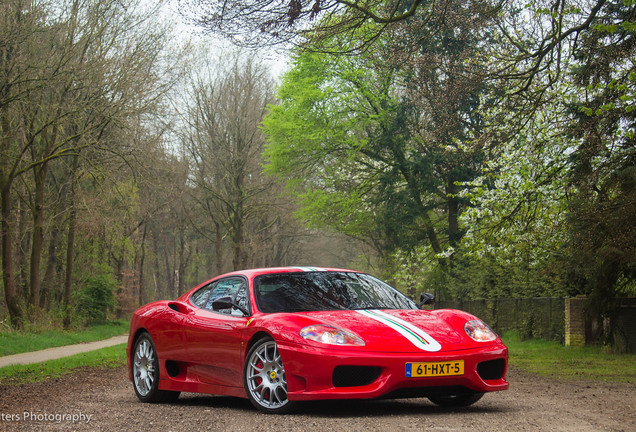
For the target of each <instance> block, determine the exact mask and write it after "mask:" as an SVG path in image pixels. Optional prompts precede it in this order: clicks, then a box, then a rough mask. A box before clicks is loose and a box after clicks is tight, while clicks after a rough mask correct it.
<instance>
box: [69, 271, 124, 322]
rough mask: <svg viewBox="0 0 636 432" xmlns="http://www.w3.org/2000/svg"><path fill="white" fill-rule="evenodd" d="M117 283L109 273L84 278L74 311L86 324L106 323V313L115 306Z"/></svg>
mask: <svg viewBox="0 0 636 432" xmlns="http://www.w3.org/2000/svg"><path fill="white" fill-rule="evenodd" d="M116 289H117V281H116V280H115V278H114V277H113V276H112V272H111V273H102V274H99V275H97V276H91V277H88V278H86V280H85V281H84V283H83V284H82V287H81V288H80V290H79V291H78V293H77V299H76V309H77V313H78V315H79V316H81V317H82V318H83V319H84V320H85V321H86V322H87V323H98V322H104V321H106V318H107V317H108V313H109V312H111V311H113V310H114V309H115V306H116V302H115V290H116Z"/></svg>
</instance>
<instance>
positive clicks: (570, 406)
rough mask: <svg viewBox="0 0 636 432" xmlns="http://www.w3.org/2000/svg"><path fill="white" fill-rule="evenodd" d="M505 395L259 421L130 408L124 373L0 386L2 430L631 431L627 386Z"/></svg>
mask: <svg viewBox="0 0 636 432" xmlns="http://www.w3.org/2000/svg"><path fill="white" fill-rule="evenodd" d="M508 379H509V381H510V383H511V385H510V390H508V391H504V392H497V393H492V394H487V395H486V396H484V398H483V399H482V400H481V401H479V402H478V403H477V404H476V405H474V406H472V407H469V408H464V409H442V408H438V407H436V406H435V405H433V404H431V403H430V402H428V400H426V399H402V400H386V401H346V402H321V403H311V404H307V405H303V406H302V410H301V411H300V412H299V413H297V414H292V415H286V416H272V415H265V414H261V413H259V412H258V411H256V410H255V409H253V408H252V406H251V405H250V404H249V402H248V401H247V400H242V399H235V398H228V397H217V396H207V395H196V394H191V393H187V394H182V395H181V397H180V398H179V400H178V401H177V402H176V403H172V404H168V405H149V404H142V403H140V402H138V400H137V398H136V397H135V395H134V393H133V390H132V386H131V384H130V382H129V381H128V379H127V375H126V369H125V368H123V367H122V368H118V369H83V370H80V371H78V372H77V373H75V374H73V375H67V376H64V377H62V378H58V379H50V380H48V381H45V382H42V383H35V384H25V385H19V386H3V387H2V388H0V414H1V416H2V418H0V430H1V431H57V430H63V431H153V432H154V431H203V430H212V431H217V430H219V431H221V430H223V431H228V430H232V431H259V432H264V431H330V432H339V431H383V432H389V431H471V432H479V431H488V432H493V431H507V432H513V431H559V432H560V431H564V432H565V431H573V432H588V431H589V432H598V431H625V432H627V431H630V432H632V431H636V385H635V384H634V383H627V384H623V383H592V382H586V381H576V382H565V381H559V380H554V379H546V378H541V377H537V376H532V375H528V374H525V373H521V372H519V371H515V370H512V371H510V372H509V374H508Z"/></svg>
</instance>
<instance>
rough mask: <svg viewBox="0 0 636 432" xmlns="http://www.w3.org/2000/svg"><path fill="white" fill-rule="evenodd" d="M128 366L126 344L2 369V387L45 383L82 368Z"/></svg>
mask: <svg viewBox="0 0 636 432" xmlns="http://www.w3.org/2000/svg"><path fill="white" fill-rule="evenodd" d="M123 365H126V344H121V345H115V346H112V347H108V348H102V349H99V350H95V351H89V352H86V353H81V354H76V355H73V356H70V357H64V358H61V359H56V360H49V361H45V362H42V363H35V364H30V365H12V366H6V367H3V368H0V385H16V384H24V383H31V382H37V381H44V380H46V379H49V378H57V377H60V376H62V375H66V374H69V373H73V372H74V371H75V369H77V368H81V367H90V368H116V367H119V366H123Z"/></svg>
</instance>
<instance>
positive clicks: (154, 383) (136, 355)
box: [132, 332, 180, 403]
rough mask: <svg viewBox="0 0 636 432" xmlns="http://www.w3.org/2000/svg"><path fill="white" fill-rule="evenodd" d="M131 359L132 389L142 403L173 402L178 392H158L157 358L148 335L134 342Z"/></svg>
mask: <svg viewBox="0 0 636 432" xmlns="http://www.w3.org/2000/svg"><path fill="white" fill-rule="evenodd" d="M134 347H135V348H134V350H133V354H132V356H133V358H132V375H133V388H134V389H135V394H136V395H137V398H138V399H139V400H140V401H142V402H150V403H153V402H173V401H175V400H177V398H178V397H179V394H180V392H177V391H167V390H159V358H158V357H157V350H156V349H155V344H154V342H153V341H152V338H151V337H150V335H149V334H148V333H145V332H144V333H142V334H140V335H139V336H138V337H137V339H136V340H135V345H134Z"/></svg>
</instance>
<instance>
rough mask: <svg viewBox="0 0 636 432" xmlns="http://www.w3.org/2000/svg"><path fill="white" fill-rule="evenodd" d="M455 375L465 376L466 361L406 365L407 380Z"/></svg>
mask: <svg viewBox="0 0 636 432" xmlns="http://www.w3.org/2000/svg"><path fill="white" fill-rule="evenodd" d="M454 375H464V360H455V361H446V362H426V363H407V364H406V377H407V378H414V377H439V376H454Z"/></svg>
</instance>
